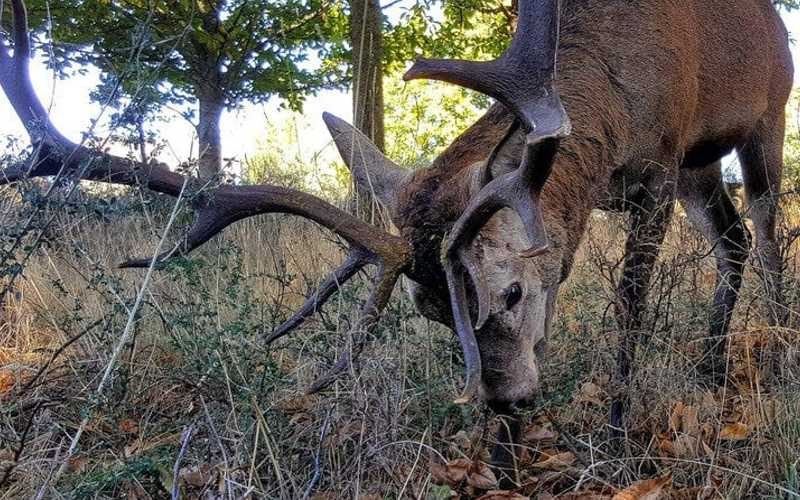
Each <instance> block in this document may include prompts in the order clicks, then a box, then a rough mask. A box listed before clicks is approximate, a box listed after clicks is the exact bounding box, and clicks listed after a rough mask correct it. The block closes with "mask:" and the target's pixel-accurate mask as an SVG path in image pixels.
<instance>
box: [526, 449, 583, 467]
mask: <svg viewBox="0 0 800 500" xmlns="http://www.w3.org/2000/svg"><path fill="white" fill-rule="evenodd" d="M573 463H575V455H574V454H573V453H572V452H570V451H563V452H554V453H547V452H542V457H541V459H540V460H539V461H538V462H536V463H534V464H532V465H531V467H535V468H537V469H547V470H564V469H566V468H568V467H569V466H570V465H572V464H573Z"/></svg>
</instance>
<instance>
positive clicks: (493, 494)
mask: <svg viewBox="0 0 800 500" xmlns="http://www.w3.org/2000/svg"><path fill="white" fill-rule="evenodd" d="M478 500H530V497H526V496H524V495H520V494H519V493H514V492H513V491H506V490H492V491H487V492H486V494H485V495H482V496H479V497H478Z"/></svg>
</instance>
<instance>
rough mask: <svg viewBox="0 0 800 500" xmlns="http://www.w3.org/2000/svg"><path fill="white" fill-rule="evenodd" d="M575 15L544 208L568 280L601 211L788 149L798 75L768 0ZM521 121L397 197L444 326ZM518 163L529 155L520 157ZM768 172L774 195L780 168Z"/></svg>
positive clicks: (700, 0)
mask: <svg viewBox="0 0 800 500" xmlns="http://www.w3.org/2000/svg"><path fill="white" fill-rule="evenodd" d="M562 12H563V14H562V16H563V17H562V25H561V42H560V48H559V74H558V80H557V86H558V89H559V92H560V93H561V97H562V100H563V102H564V106H565V108H566V110H567V113H568V114H569V116H570V119H571V121H572V123H573V132H572V135H571V136H570V137H568V138H566V139H565V140H563V141H562V143H561V146H560V149H559V152H558V155H557V158H556V163H555V165H554V168H553V172H552V174H551V176H550V178H549V180H548V181H547V184H546V185H545V188H544V191H543V193H542V197H541V199H542V204H543V207H544V212H545V219H546V222H547V229H548V233H549V234H550V238H551V240H552V241H553V243H554V246H555V248H556V249H557V250H558V254H559V255H560V258H561V269H560V274H561V279H562V280H563V279H564V278H566V276H567V275H568V274H569V271H570V269H571V265H572V259H573V256H574V254H575V251H576V250H577V248H578V245H579V244H580V241H581V238H582V236H583V234H584V232H585V229H586V225H587V223H588V219H589V214H590V212H591V210H592V209H594V208H602V207H612V206H625V203H622V205H620V204H619V203H611V202H610V200H611V199H612V198H616V197H623V198H625V197H628V195H629V194H628V193H629V192H630V190H631V189H633V191H632V192H634V193H635V192H640V191H641V190H646V191H648V192H651V193H655V194H654V195H653V197H654V198H657V199H659V200H661V201H663V202H665V203H669V202H671V200H673V199H674V198H675V192H676V189H675V185H676V184H677V183H678V182H679V171H680V170H681V169H700V167H705V166H706V165H711V164H713V163H714V162H715V161H717V160H718V159H719V158H720V157H722V156H723V155H724V154H726V153H727V152H729V151H731V150H732V149H733V148H735V147H738V148H742V147H744V145H746V144H747V143H748V141H752V140H753V137H754V134H755V132H756V131H758V130H759V129H765V128H766V129H767V130H773V132H774V133H773V135H772V136H770V137H767V136H766V134H761V136H760V137H759V138H758V140H759V141H762V140H763V141H767V142H770V143H771V144H772V148H773V149H774V148H776V147H778V148H779V147H780V146H781V144H782V122H781V120H782V116H783V107H784V105H785V103H786V100H787V98H788V95H789V92H790V89H791V79H792V71H793V70H792V66H791V58H790V54H789V50H788V44H787V33H786V30H785V28H784V27H783V25H782V23H781V20H780V18H779V17H778V15H777V13H776V12H775V10H774V8H773V7H772V5H771V4H770V2H769V1H768V0H735V1H730V0H638V1H630V0H602V1H601V0H565V1H564V2H563V9H562ZM512 119H513V118H512V116H511V114H510V113H509V112H507V111H506V110H505V109H504V108H503V107H502V106H501V105H499V104H498V105H495V106H493V107H492V108H491V109H490V110H489V111H488V112H487V113H486V114H485V115H484V116H483V117H482V118H481V119H480V120H478V122H476V123H475V124H474V125H473V126H472V127H470V128H469V129H468V130H467V131H466V132H464V133H463V134H462V135H461V136H460V137H459V138H458V139H457V140H456V141H455V142H454V143H453V144H452V145H451V146H450V147H449V148H448V149H447V150H446V151H444V152H443V153H442V154H441V155H440V156H439V158H437V159H436V161H435V162H434V163H433V165H432V166H431V167H429V168H427V169H424V170H420V171H417V172H415V174H414V176H413V178H412V179H411V180H410V181H409V182H408V183H407V184H406V185H405V186H404V188H403V189H402V191H401V192H400V193H399V194H398V198H397V207H398V210H397V212H396V214H395V217H394V220H395V223H396V225H397V226H398V228H399V229H400V231H401V232H402V234H403V235H404V236H405V237H406V238H407V239H408V240H409V241H410V242H411V244H412V246H413V247H414V252H415V264H414V267H413V270H412V271H411V272H410V273H409V275H410V276H411V277H412V279H414V280H415V281H416V282H417V283H419V285H421V287H420V289H418V290H417V299H419V300H422V301H429V302H431V303H435V304H436V305H435V306H434V307H431V306H430V304H428V307H427V309H429V310H430V309H439V314H438V316H439V318H445V319H444V321H445V322H447V319H446V317H447V314H448V313H447V311H442V310H441V309H446V308H447V307H448V305H447V304H448V300H447V290H446V288H445V287H444V280H443V274H442V270H441V267H440V264H439V252H440V248H439V247H440V245H441V241H442V237H443V234H444V233H445V232H446V231H447V230H448V228H449V227H450V225H451V224H452V223H453V222H454V221H455V219H456V218H457V217H458V216H459V215H460V213H461V211H462V210H463V209H464V207H465V205H466V203H467V202H468V200H469V197H470V196H471V195H472V194H474V191H473V190H472V188H471V187H470V182H471V181H470V179H471V178H472V177H473V173H472V172H471V170H470V169H474V168H476V163H478V164H479V163H480V162H481V161H484V160H485V159H486V158H487V156H488V155H489V153H490V151H491V149H492V148H493V147H494V146H495V145H496V144H497V143H498V142H499V141H500V139H501V137H502V136H503V135H504V134H505V132H506V130H507V129H508V127H509V125H510V124H511V122H512ZM779 122H780V123H779ZM774 129H780V130H779V131H775V130H774ZM516 144H518V145H519V144H521V142H520V141H516ZM506 154H510V155H512V156H515V157H516V158H519V156H520V155H521V150H520V149H519V148H518V149H517V150H515V151H509V152H507V153H506ZM768 168H769V169H770V172H772V173H771V174H770V175H771V177H772V178H773V184H774V178H775V177H777V178H779V177H780V175H779V172H780V168H781V165H780V162H779V159H778V161H777V164H776V161H775V160H774V159H773V160H772V161H771V165H769V166H768ZM744 169H745V170H746V171H745V177H747V176H748V172H749V173H750V175H751V176H754V177H758V178H761V177H763V174H755V173H753V170H754V166H753V165H747V164H746V165H744ZM702 171H703V170H698V172H702ZM718 174H719V172H718V169H717V170H716V171H714V169H713V168H712V169H711V173H709V174H708V175H712V176H715V177H714V178H715V179H716V177H717V176H718ZM680 178H681V179H683V180H682V181H681V182H693V181H691V179H697V176H681V177H680ZM699 184H702V183H698V185H699ZM751 184H753V183H751ZM622 186H625V189H623V187H622ZM684 191H685V190H684ZM690 191H691V189H690ZM762 192H763V190H762ZM508 224H510V225H505V226H504V225H498V224H490V225H487V227H486V228H484V230H483V234H484V235H488V236H487V237H488V238H490V239H491V238H495V239H497V238H500V239H502V236H500V235H499V234H491V233H492V232H495V233H499V232H502V231H504V230H509V228H513V227H515V226H513V223H508ZM517 229H519V228H517ZM654 232H655V233H657V232H658V231H657V230H655V231H654ZM767 232H768V231H767ZM655 237H656V239H657V238H658V237H657V235H655ZM634 243H635V242H629V248H634V249H635V248H636V245H635V244H634ZM630 245H633V246H630ZM631 279H633V280H634V281H635V280H640V279H643V280H645V281H646V279H649V278H648V276H644V277H642V278H639V277H635V278H631ZM635 284H636V285H637V286H639V285H640V284H639V283H638V282H636V283H635ZM621 286H622V284H621ZM634 288H635V287H634ZM631 293H633V292H631ZM636 293H637V294H640V292H636ZM641 294H642V295H643V292H641ZM426 296H427V298H426ZM637 300H638V298H637ZM625 307H628V306H622V309H623V310H624V309H625ZM621 314H623V316H624V314H626V313H625V312H624V311H623V312H621ZM509 334H510V332H509ZM515 334H516V335H520V332H515ZM498 335H503V334H502V333H498ZM479 340H480V339H479ZM507 382H508V383H512V382H511V381H507ZM517 382H518V383H522V382H521V381H517Z"/></svg>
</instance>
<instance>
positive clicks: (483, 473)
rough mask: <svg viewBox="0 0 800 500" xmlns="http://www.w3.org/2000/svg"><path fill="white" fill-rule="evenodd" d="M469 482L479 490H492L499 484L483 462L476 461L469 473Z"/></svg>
mask: <svg viewBox="0 0 800 500" xmlns="http://www.w3.org/2000/svg"><path fill="white" fill-rule="evenodd" d="M467 484H468V485H470V486H472V487H473V488H477V489H479V490H490V489H492V488H494V487H496V486H497V478H496V477H495V475H494V472H492V469H490V468H489V466H488V465H486V464H485V463H483V462H475V463H473V465H472V467H470V469H469V472H468V473H467Z"/></svg>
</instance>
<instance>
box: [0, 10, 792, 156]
mask: <svg viewBox="0 0 800 500" xmlns="http://www.w3.org/2000/svg"><path fill="white" fill-rule="evenodd" d="M783 18H784V21H785V22H786V26H787V28H788V29H789V32H790V37H791V38H792V40H793V43H792V54H793V57H794V61H795V67H797V68H800V46H798V43H800V12H792V13H784V14H783ZM795 40H797V41H798V42H794V41H795ZM31 78H32V80H33V84H34V87H35V89H36V91H37V93H38V95H39V97H40V98H41V99H42V101H43V102H44V103H45V106H49V107H50V113H51V117H52V120H53V122H54V123H55V124H56V126H57V127H58V128H59V129H60V130H61V132H62V133H64V134H65V135H66V136H67V137H68V138H70V139H72V140H74V141H78V140H79V139H80V137H81V135H82V133H84V132H85V131H86V130H88V128H89V124H90V122H91V121H92V120H94V119H97V118H98V117H102V116H103V113H102V110H101V108H100V107H99V106H98V105H97V104H94V103H91V102H90V99H89V93H90V91H91V90H92V89H93V88H94V87H95V85H96V84H97V83H98V81H99V79H98V72H97V71H96V70H91V71H88V72H87V73H86V74H85V75H74V76H72V77H70V78H68V79H66V80H58V79H56V78H55V77H54V75H53V73H52V72H51V71H50V70H48V68H47V67H45V65H44V64H43V63H42V61H41V60H37V59H34V61H33V64H32V67H31ZM398 78H399V76H398ZM432 85H440V84H439V83H432ZM323 111H327V112H330V113H333V114H335V115H337V116H339V117H341V118H343V119H345V120H348V121H350V120H351V118H352V109H351V97H350V94H349V93H348V92H345V91H323V92H321V93H319V94H318V95H316V96H311V97H309V98H308V99H307V100H306V102H305V104H304V113H303V114H304V117H303V119H302V120H301V123H303V124H304V125H305V126H304V129H303V130H301V131H299V133H298V138H299V141H298V142H299V145H298V152H299V153H300V154H301V157H302V158H309V157H311V155H317V154H319V155H322V156H323V157H328V156H330V157H332V158H333V157H334V156H333V155H335V153H334V149H333V146H332V144H331V141H330V137H329V136H328V133H327V130H326V129H325V126H324V124H323V122H322V112H323ZM165 115H166V117H167V120H166V121H164V122H158V123H155V124H152V125H151V127H152V129H153V131H155V132H157V134H158V135H159V137H160V138H161V139H162V140H163V141H165V143H166V148H165V150H164V151H163V152H162V153H161V155H160V159H161V160H162V161H164V162H166V163H168V164H177V163H178V162H181V161H186V160H187V159H189V158H192V157H196V156H197V146H196V144H195V140H194V139H195V131H194V128H193V127H192V125H191V124H190V123H188V122H187V121H186V120H185V119H184V118H182V117H181V116H180V115H179V114H178V113H176V112H170V111H167V112H166V113H165ZM0 117H3V119H2V120H0V137H6V136H8V135H14V136H18V137H20V139H21V141H22V143H23V144H24V141H25V140H27V136H26V134H25V130H24V129H23V127H22V124H21V123H20V121H19V119H18V118H17V117H16V114H15V113H14V111H13V109H12V108H11V106H10V105H9V103H8V101H7V100H6V97H5V95H4V94H3V93H2V92H0ZM286 117H287V113H286V112H281V111H280V101H279V100H278V99H271V100H270V101H268V102H267V103H264V104H259V105H253V104H244V105H243V106H240V108H239V109H236V110H232V111H226V112H225V113H224V115H223V117H222V124H221V130H222V146H223V156H224V157H226V158H231V157H233V158H237V159H240V160H243V159H245V158H247V157H252V156H253V155H254V154H256V153H257V152H258V150H259V148H262V147H264V140H265V134H266V133H267V124H268V123H271V124H273V125H280V122H281V121H282V120H285V119H286ZM100 123H102V120H101V121H100ZM273 130H274V129H273ZM95 133H96V135H98V136H100V137H102V136H103V134H104V133H107V130H103V129H102V128H98V129H96V130H95ZM123 151H124V150H120V149H117V151H116V152H117V153H122V152H123ZM724 163H725V165H726V166H728V167H730V168H734V169H735V168H736V167H735V160H734V159H733V158H732V157H729V158H727V159H726V160H725V161H724Z"/></svg>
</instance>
